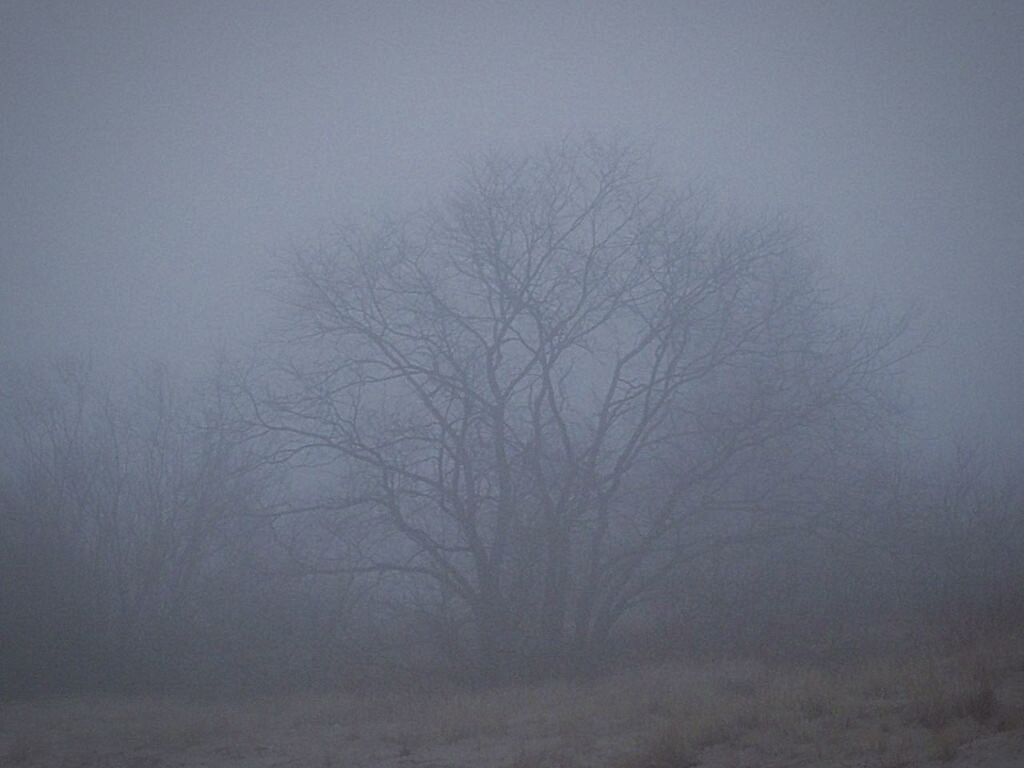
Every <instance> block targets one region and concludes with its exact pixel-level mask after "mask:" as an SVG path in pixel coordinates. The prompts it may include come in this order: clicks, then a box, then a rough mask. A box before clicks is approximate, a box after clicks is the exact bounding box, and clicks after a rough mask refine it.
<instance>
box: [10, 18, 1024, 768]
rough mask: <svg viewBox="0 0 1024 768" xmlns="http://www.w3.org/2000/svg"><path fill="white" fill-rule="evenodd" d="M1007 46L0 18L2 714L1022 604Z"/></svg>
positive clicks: (475, 25) (951, 39)
mask: <svg viewBox="0 0 1024 768" xmlns="http://www.w3.org/2000/svg"><path fill="white" fill-rule="evenodd" d="M1022 39H1024V8H1022V7H1021V6H1020V4H1018V3H1013V2H1005V3H999V2H986V3H961V2H920V3H917V2H906V3H899V4H894V3H890V2H858V3H817V2H787V3H752V2H749V3H740V2H716V3H702V2H692V3H691V2H686V3H680V2H647V3H638V4H632V3H606V2H566V3H514V4H512V3H490V2H479V3H476V2H474V3H469V2H466V3H437V4H426V3H418V4H412V3H380V2H366V3H361V2H337V3H329V2H322V3H320V2H316V3H314V2H293V3H287V4H284V3H263V2H260V3H242V2H222V3H211V4H201V3H157V2H137V3H124V2H86V3H71V2H16V1H12V2H7V3H4V4H3V6H2V8H0V115H2V118H0V388H2V389H0V392H2V400H0V419H2V423H3V439H2V444H0V448H2V454H0V461H2V464H0V561H3V565H0V583H5V584H6V586H5V587H3V588H0V622H3V625H2V626H0V629H3V630H6V632H7V635H8V643H7V644H6V645H4V644H3V643H0V654H4V655H5V657H6V658H5V659H3V661H4V662H5V663H4V665H3V667H4V669H2V670H0V685H3V686H5V687H6V690H0V700H2V699H4V698H5V697H31V696H35V695H38V694H40V693H52V692H57V693H67V692H72V693H81V692H89V691H96V690H106V691H113V692H117V693H122V694H123V693H125V692H138V691H148V692H151V693H160V692H166V691H180V690H187V691H195V690H203V691H209V690H217V691H221V692H223V691H230V692H231V693H232V695H240V694H246V695H248V694H251V693H252V692H254V691H259V692H264V693H265V692H268V691H271V692H274V691H277V692H279V691H281V690H296V689H298V690H309V689H318V690H319V689H325V688H326V689H345V690H349V689H352V687H353V686H365V685H368V684H374V685H384V684H387V685H392V684H393V685H399V686H406V689H408V686H411V685H412V683H411V682H410V681H411V680H416V681H418V682H417V683H416V685H421V686H424V685H425V686H427V687H428V688H430V687H431V686H433V687H434V688H435V689H439V688H438V686H439V685H440V684H439V683H437V681H438V680H444V681H445V682H444V685H449V684H451V685H459V686H463V685H465V686H469V687H476V688H480V687H489V686H508V685H513V684H516V685H520V684H534V683H537V682H538V681H545V680H550V679H552V678H556V677H559V678H569V679H573V680H579V679H593V678H594V677H595V676H600V675H604V674H608V673H609V672H610V671H616V670H621V669H627V668H632V666H634V665H636V664H638V663H641V662H643V661H644V660H646V661H648V662H650V661H658V660H665V659H675V660H678V659H679V658H683V657H685V658H687V659H693V658H700V659H707V658H712V659H719V660H720V658H719V656H716V653H717V654H722V655H725V656H729V657H730V658H734V657H743V658H749V657H756V658H758V659H769V660H771V661H773V662H778V661H780V660H782V661H784V662H785V663H793V661H794V659H795V660H800V661H801V663H802V662H808V663H825V662H828V663H833V662H836V660H837V659H839V660H842V661H844V662H849V661H850V660H851V659H854V658H856V659H863V658H864V657H865V656H871V655H872V654H875V655H882V656H884V655H885V654H891V653H896V652H899V653H902V652H904V651H905V650H906V649H907V648H911V647H914V646H915V644H916V643H919V642H921V638H922V637H925V636H926V637H928V638H936V637H947V638H949V637H952V636H954V635H955V636H956V637H957V638H958V639H959V640H962V641H963V643H965V644H967V643H977V642H980V641H982V640H987V639H990V638H991V637H995V636H1002V635H1001V634H1000V633H1002V632H1004V631H1012V632H1018V634H1019V627H1020V620H1021V616H1022V615H1024V603H1022V600H1024V597H1022V595H1021V592H1020V586H1019V585H1020V580H1021V578H1022V577H1024V574H1022V572H1021V568H1020V562H1024V560H1022V557H1024V531H1022V530H1021V514H1020V513H1021V509H1022V507H1021V498H1022V489H1021V485H1020V481H1019V476H1020V466H1021V461H1024V438H1022V435H1024V387H1021V385H1020V381H1021V379H1022V375H1024V343H1022V339H1024V301H1022V300H1021V292H1022V290H1024V163H1022V161H1021V158H1022V157H1024V129H1022V126H1024V79H1022V78H1021V73H1022V72H1024V46H1022V45H1021V40H1022ZM566 217H567V218H566ZM509 222H514V224H509ZM506 226H507V231H506V230H505V229H503V227H506ZM496 233H497V234H496ZM538 249H539V250H538ZM545 249H547V250H545ZM539 252H544V253H545V254H546V255H545V256H543V257H538V256H537V255H536V254H537V253H539ZM535 258H537V259H538V260H537V261H536V262H535V261H534V259H535ZM432 473H433V474H432ZM67 584H73V585H74V589H65V585H67ZM954 617H959V618H955V619H954ZM954 625H955V627H954ZM1008 627H1009V628H1011V630H1007V628H1008ZM911 628H912V629H911ZM1014 628H1015V629H1014ZM918 630H919V631H920V633H918ZM41 638H46V640H45V641H43V640H41ZM825 646H828V647H827V648H826V647H825ZM4 649H6V650H4ZM716 663H717V662H716ZM986 674H987V673H986ZM423 681H427V682H423ZM1000 695H1001V694H1000ZM994 717H995V716H993V717H992V718H988V719H984V722H985V723H987V724H988V725H985V726H984V727H989V726H991V727H992V728H995V726H994V725H992V723H994V722H995V719H993V718H994ZM1007 717H1008V716H1007ZM979 722H981V721H980V720H979ZM1000 722H1002V721H1000ZM1014 722H1015V721H1014ZM1022 722H1024V719H1022ZM926 727H930V726H926ZM939 730H941V729H939ZM1010 730H1012V728H1011V729H1010ZM936 732H938V731H936ZM2 737H3V732H2V731H0V745H2V743H3V742H2ZM403 748H404V747H403ZM12 750H13V747H12ZM2 754H3V753H2V752H0V756H2ZM11 754H13V751H12V753H11ZM445 759H447V758H445ZM453 760H454V758H453ZM452 764H454V762H453V763H452Z"/></svg>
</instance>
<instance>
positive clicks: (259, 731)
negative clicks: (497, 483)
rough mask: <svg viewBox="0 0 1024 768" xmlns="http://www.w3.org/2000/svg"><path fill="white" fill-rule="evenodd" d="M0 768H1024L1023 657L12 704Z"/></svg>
mask: <svg viewBox="0 0 1024 768" xmlns="http://www.w3.org/2000/svg"><path fill="white" fill-rule="evenodd" d="M1019 639H1020V638H1019V636H1018V638H1017V640H1019ZM0 765H4V766H12V768H18V767H21V766H24V767H25V768H30V767H34V766H54V768H119V767H121V766H125V767H126V768H199V767H200V766H204V767H206V768H229V767H235V766H237V767H238V768H284V767H285V766H295V767H296V768H300V767H301V768H305V767H306V766H309V767H310V768H364V767H365V768H371V767H373V768H378V767H379V768H463V767H465V768H469V767H470V766H472V767H473V768H583V767H584V766H586V767H590V766H593V767H594V768H605V767H607V768H688V767H689V766H706V767H707V768H743V767H744V766H748V767H749V768H781V767H782V766H808V767H809V766H835V767H836V768H840V767H842V768H901V767H904V766H905V767H907V768H909V767H910V766H931V767H939V766H943V767H946V766H948V767H950V768H957V767H959V768H967V767H968V766H970V767H971V768H1011V767H1012V768H1020V767H1021V766H1024V644H1022V643H1020V642H1016V641H1014V642H1005V641H1004V642H1002V643H999V644H989V645H988V646H987V647H985V648H984V649H981V648H975V649H973V650H972V651H970V652H966V651H964V652H958V653H944V654H942V655H936V654H934V653H930V652H927V653H926V652H919V653H916V654H915V655H914V656H913V657H910V658H908V657H901V658H889V659H877V658H876V659H872V660H862V661H860V662H857V663H845V664H838V665H837V664H830V665H822V664H819V665H816V666H808V665H798V664H766V663H763V662H754V661H729V662H721V661H720V662H715V663H711V662H706V663H694V662H689V663H684V662H674V663H662V664H658V665H646V666H642V667H638V668H634V669H631V670H629V671H623V672H620V673H617V674H614V675H609V676H606V677H603V678H601V679H598V680H592V681H588V682H584V683H568V682H550V683H545V684H538V685H532V686H519V687H505V688H500V689H491V690H486V691H466V690H458V689H455V688H450V689H446V690H439V689H437V688H435V689H433V690H419V691H415V692H411V691H410V690H408V689H406V690H398V689H393V690H384V689H377V690H374V691H372V692H364V693H361V694H359V693H354V692H351V691H348V692H339V693H336V694H308V693H306V694H287V695H284V694H279V695H275V696H261V697H250V698H248V699H245V700H228V699H223V698H221V699H211V698H209V697H205V698H196V697H181V696H162V697H124V696H120V697H115V696H102V697H99V696H93V697H81V696H78V697H54V698H48V699H39V700H33V701H21V702H10V703H7V704H5V705H3V707H2V709H0Z"/></svg>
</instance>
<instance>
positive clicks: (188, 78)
mask: <svg viewBox="0 0 1024 768" xmlns="http://www.w3.org/2000/svg"><path fill="white" fill-rule="evenodd" d="M0 3H2V4H0V361H4V360H6V361H22V360H37V359H42V358H46V357H49V356H52V355H53V354H55V353H64V352H69V351H78V352H84V353H87V354H91V355H93V356H94V357H95V358H96V359H97V360H102V361H105V360H123V359H125V358H128V357H132V356H136V355H140V354H142V355H148V356H153V357H157V358H163V359H167V360H169V361H171V362H172V363H174V364H179V365H190V364H192V363H193V361H202V360H205V359H208V358H209V356H210V355H211V354H212V352H213V351H214V350H215V349H216V348H217V347H218V346H221V345H227V346H230V345H232V344H235V343H237V342H238V341H239V340H245V339H251V338H254V337H255V336H256V335H257V334H258V332H259V327H260V325H261V323H262V320H261V318H263V317H265V315H266V312H265V307H266V305H267V302H268V299H267V296H266V295H265V294H264V293H263V292H262V291H261V286H265V284H266V283H265V276H266V273H267V270H268V268H269V265H270V263H271V255H272V254H274V253H280V252H282V251H285V250H287V249H288V248H289V247H292V246H294V245H296V244H302V243H304V242H308V241H310V240H313V239H316V238H317V237H318V235H320V234H323V233H326V232H329V231H330V229H331V228H332V226H334V224H335V223H336V222H337V221H340V220H341V219H343V218H344V217H346V216H348V215H350V214H359V213H360V212H364V211H372V210H375V209H377V208H379V207H381V206H387V207H395V206H397V207H403V206H413V205H416V204H418V203H419V202H421V201H423V200H425V199H426V198H429V197H431V196H434V195H436V194H438V193H440V192H443V191H444V189H445V187H446V185H448V184H449V183H450V182H451V180H452V178H453V176H454V175H455V173H456V171H457V164H458V160H459V159H460V158H461V157H464V156H465V155H466V154H467V153H472V152H474V151H480V150H483V149H486V148H488V147H493V146H506V147H507V146H509V145H516V146H524V147H529V146H530V145H531V144H533V143H536V142H538V141H542V140H547V139H552V138H557V137H559V136H561V135H563V134H565V133H566V132H570V131H580V130H591V131H594V132H596V133H598V134H605V135H607V134H610V133H612V132H622V133H624V134H625V135H627V136H630V137H633V138H635V139H636V140H638V141H640V142H642V143H644V144H650V145H653V146H654V147H655V148H656V152H657V155H656V156H657V157H660V158H663V159H664V167H665V171H666V174H667V175H668V176H669V177H670V178H675V179H678V180H679V181H680V182H686V181H688V180H691V179H693V178H695V177H696V178H699V179H701V180H703V181H705V182H708V183H709V184H710V185H711V186H712V187H713V188H715V189H716V190H717V191H718V192H719V194H720V197H721V198H722V200H723V201H725V202H726V203H727V204H729V205H735V206H737V207H739V208H741V209H745V210H751V211H755V212H758V211H775V210H783V211H786V212H789V213H792V214H795V215H796V216H797V217H798V218H799V219H801V220H802V221H803V222H805V223H806V224H807V227H808V229H809V230H810V232H811V233H812V234H813V236H814V237H815V243H816V247H817V248H819V249H820V250H821V252H822V254H823V256H824V257H825V258H826V260H827V262H828V265H829V267H830V269H831V270H833V271H834V273H835V274H836V275H837V276H839V277H841V278H842V279H843V280H844V281H846V283H847V284H848V285H849V286H850V288H851V290H853V291H856V292H857V294H858V295H860V296H870V295H874V294H877V295H879V296H880V297H882V299H883V300H884V301H886V302H890V303H892V304H893V305H894V306H896V307H897V308H898V307H901V306H903V305H904V304H905V303H907V302H914V303H916V304H917V305H919V306H920V307H921V309H922V310H923V313H924V317H925V318H926V319H927V321H928V322H932V323H935V324H937V326H938V328H939V332H938V334H937V337H936V340H937V342H940V343H941V346H940V347H938V348H936V349H934V350H932V351H930V352H928V353H927V354H926V355H924V356H923V357H922V358H921V359H920V360H919V361H918V362H917V363H916V364H915V368H914V375H915V379H914V381H913V391H914V392H916V393H917V398H916V399H917V400H918V401H919V403H920V406H921V408H922V409H923V410H924V412H926V413H927V414H928V416H929V423H930V424H931V425H933V426H932V430H933V431H934V432H935V433H937V434H942V433H945V432H948V431H951V430H955V429H960V428H966V429H968V430H969V431H976V430H980V431H985V432H986V433H988V434H992V435H995V438H994V439H995V440H996V441H997V443H999V444H1001V445H1003V446H1006V447H1014V448H1020V447H1021V446H1022V437H1021V435H1022V434H1024V386H1022V385H1021V383H1020V380H1021V378H1022V373H1024V299H1022V293H1024V161H1022V157H1024V151H1022V150H1024V4H1021V3H1019V2H1007V3H980V2H922V3H914V2H881V3H868V2H834V3H807V2H792V3H770V2H752V3H729V2H715V3H711V2H708V3H686V2H665V3H596V2H561V3H554V2H551V3H537V4H530V3H486V2H466V3H409V4H387V3H380V2H368V3H346V2H337V3H327V2H322V3H303V2H287V3H285V2H247V3H243V2H226V1H225V2H202V3H201V2H161V3H156V2H154V3H149V2H89V1H88V0H79V2H66V3H58V2H46V1H45V0H21V1H18V0H0Z"/></svg>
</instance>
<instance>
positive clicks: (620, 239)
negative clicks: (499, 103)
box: [250, 142, 902, 675]
mask: <svg viewBox="0 0 1024 768" xmlns="http://www.w3.org/2000/svg"><path fill="white" fill-rule="evenodd" d="M799 245H800V244H799V241H798V238H796V237H795V235H794V233H793V231H792V229H791V228H789V227H787V226H785V225H784V224H780V223H778V222H761V223H756V224H752V225H742V224H737V223H735V222H732V221H721V220H720V219H719V218H718V217H716V216H715V215H714V212H713V211H712V209H711V206H710V204H709V201H708V199H707V198H706V196H703V195H700V194H696V193H680V192H677V191H674V190H672V189H669V188H666V187H665V186H664V185H663V184H662V183H661V182H660V181H659V180H658V179H657V177H656V175H655V174H653V173H651V171H650V168H649V166H648V165H646V164H645V163H644V162H642V160H641V158H639V157H638V155H637V154H636V153H634V152H631V151H629V150H627V149H622V148H619V147H614V146H606V145H600V144H598V143H596V142H582V143H571V142H566V143H564V144H563V145H561V146H558V147H555V148H551V149H549V150H547V151H544V152H542V153H540V154H538V155H536V156H532V157H526V158H511V157H500V156H490V157H488V158H486V159H485V160H483V161H482V162H479V163H477V164H474V165H472V166H471V167H470V168H469V169H468V172H467V173H466V175H465V178H464V179H463V181H462V183H461V185H460V186H459V188H458V190H457V191H456V192H455V193H454V194H453V195H452V196H451V197H450V199H449V200H448V201H447V202H446V204H445V205H443V206H442V207H440V208H435V209H432V210H430V211H429V212H428V213H426V214H424V215H423V216H421V217H418V218H415V219H413V220H409V221H405V222H400V223H396V222H389V223H386V224H384V225H381V226H378V227H376V228H375V229H373V230H372V231H371V232H369V233H363V232H357V231H349V232H346V233H344V234H343V235H342V237H340V238H339V239H338V240H337V241H336V242H334V243H332V244H330V245H328V246H323V247H319V248H315V249H312V250H310V251H309V252H305V253H302V254H300V255H299V256H298V257H297V258H295V259H294V261H293V262H292V264H291V268H290V272H289V274H288V277H287V284H286V288H285V289H284V291H283V292H282V297H283V298H284V299H285V301H286V303H287V307H288V312H289V317H290V318H291V320H292V321H293V324H292V326H291V330H290V332H289V334H288V336H287V344H286V347H285V349H284V351H283V354H282V356H281V357H280V358H279V362H278V365H277V367H276V369H275V372H274V374H273V377H272V380H271V381H272V383H270V384H268V386H267V389H266V390H265V391H264V392H261V393H259V394H257V393H256V392H255V391H251V392H250V394H251V405H252V411H251V417H252V420H253V423H254V425H255V426H257V427H258V428H259V429H260V430H261V431H262V433H263V434H265V435H273V436H275V437H276V443H275V445H276V450H275V453H274V458H275V459H276V460H279V461H288V462H295V463H303V464H305V465H306V466H310V467H317V470H316V477H317V478H318V482H320V483H321V485H319V486H318V487H321V488H324V489H325V490H323V492H322V493H321V494H320V496H318V497H317V498H316V499H315V500H314V501H313V502H312V503H311V504H309V505H307V506H306V507H305V508H306V509H315V510H316V511H317V514H318V515H319V516H320V519H321V520H322V521H324V522H325V523H327V524H328V525H329V526H330V529H331V530H332V531H333V532H334V533H336V534H338V536H339V541H340V542H341V544H342V545H343V548H342V550H341V552H342V554H343V555H344V557H342V558H341V559H339V560H337V561H336V562H333V563H332V562H331V561H330V559H329V557H328V556H330V555H334V554H338V552H339V550H337V549H331V548H325V549H323V550H321V552H320V554H321V555H322V556H323V557H321V558H319V559H317V560H315V562H312V563H311V564H312V565H313V566H314V567H316V568H321V569H324V570H330V569H331V568H337V569H339V570H346V571H362V572H368V573H379V574H391V575H398V576H401V575H405V576H410V577H415V579H416V580H417V581H416V582H415V583H416V584H417V585H419V586H420V587H421V588H422V586H423V585H425V584H429V585H431V588H432V589H433V590H435V591H436V594H438V595H439V603H440V602H443V603H444V605H445V606H446V610H449V609H450V606H451V605H453V604H454V605H461V606H462V607H463V608H464V610H465V615H466V617H467V618H468V619H469V622H470V624H471V626H472V627H473V633H472V640H473V642H474V644H475V648H476V660H477V662H478V664H479V668H480V669H481V671H483V672H485V673H489V674H499V675H500V674H502V672H503V671H508V670H511V669H514V668H522V667H523V665H526V664H532V665H540V666H542V667H545V668H550V667H553V666H554V665H565V664H567V663H571V664H576V663H577V662H578V661H580V660H585V659H590V658H593V657H594V656H595V654H597V653H598V652H600V650H601V649H602V648H603V647H604V646H605V644H606V643H607V640H608V637H609V634H610V632H611V631H612V629H613V628H614V627H615V625H616V624H617V623H618V622H620V621H621V619H622V618H623V616H625V615H626V614H627V613H628V612H629V611H630V610H631V609H632V608H634V607H635V606H637V605H639V604H640V603H642V602H643V601H644V600H645V599H646V598H647V597H648V596H649V595H650V594H652V593H653V591H654V590H656V588H657V587H658V586H659V585H660V584H663V583H664V581H665V579H666V578H667V577H668V576H669V575H671V573H672V572H673V570H674V569H675V568H676V567H677V566H678V565H679V564H680V563H682V562H685V560H686V559H687V558H689V557H692V556H693V554H694V552H695V551H696V550H697V549H698V548H699V547H700V546H702V545H704V544H706V543H707V538H706V537H702V536H699V535H698V534H697V532H698V531H699V530H700V526H701V525H702V524H703V523H706V522H707V520H709V519H716V520H722V519H725V518H727V517H729V519H738V516H745V518H744V519H749V518H750V516H751V515H755V516H756V514H757V513H758V512H759V511H760V510H766V509H768V508H769V506H771V508H772V509H775V510H777V509H778V508H779V506H780V494H782V495H783V496H784V495H785V492H786V490H785V489H784V488H779V484H778V483H770V484H765V485H764V486H763V487H760V488H759V487H758V486H757V484H756V483H754V482H750V481H749V480H750V478H756V477H758V472H757V471H756V470H757V468H760V471H761V475H762V476H763V474H764V468H765V467H766V466H769V465H771V464H772V462H774V465H775V466H781V462H779V460H778V457H777V456H776V455H775V454H774V453H773V452H774V451H775V449H778V450H779V451H784V450H785V449H786V446H792V445H793V444H794V443H795V442H799V440H800V439H804V440H808V441H810V440H814V441H816V443H815V444H817V445H832V444H834V442H835V439H836V438H837V437H840V436H841V435H842V434H843V433H844V431H845V430H848V429H854V428H856V427H858V425H863V424H865V423H869V422H871V421H872V420H874V419H877V417H878V416H879V415H880V414H882V413H883V412H884V408H885V405H884V404H883V401H882V400H880V399H879V396H880V393H881V392H882V391H883V390H884V387H883V386H881V385H882V384H883V379H884V378H885V377H886V375H887V372H888V370H889V369H890V366H891V364H892V362H893V361H894V360H895V359H896V358H897V357H898V356H899V352H898V350H897V348H896V344H897V341H898V340H899V338H900V335H901V331H902V328H901V326H899V325H895V326H894V325H879V326H878V327H877V328H876V327H874V326H873V325H872V324H870V323H867V322H852V321H849V320H845V321H841V320H840V319H839V316H838V313H837V312H836V311H834V307H833V306H831V303H830V301H829V299H828V294H827V292H826V291H824V290H823V289H822V288H821V287H820V286H819V284H818V282H817V277H816V271H815V269H814V265H813V262H812V261H811V260H810V259H808V258H807V257H806V256H804V255H802V253H801V248H800V247H799ZM744 478H746V479H747V480H746V481H745V480H744ZM325 480H326V483H327V484H324V481H325ZM769 495H770V496H772V499H771V500H769V499H768V496H769ZM769 501H771V502H772V504H771V505H769ZM785 501H786V503H787V504H789V505H790V507H791V508H792V511H794V512H795V511H797V510H798V508H799V504H798V503H797V500H796V499H786V500H785ZM354 552H355V553H358V558H359V559H358V561H355V560H353V557H354V555H353V553H354ZM325 557H326V558H327V559H324V558H325ZM448 626H451V624H450V623H449V624H448Z"/></svg>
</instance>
